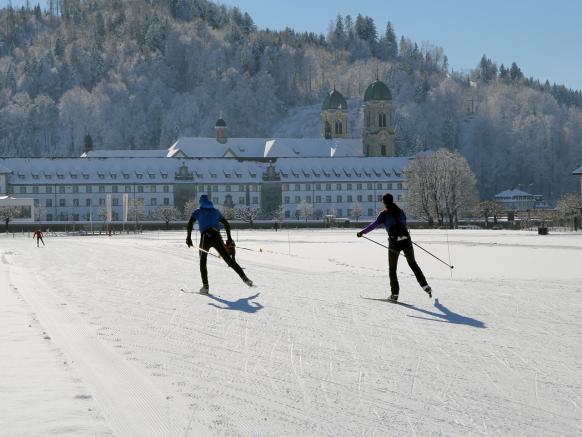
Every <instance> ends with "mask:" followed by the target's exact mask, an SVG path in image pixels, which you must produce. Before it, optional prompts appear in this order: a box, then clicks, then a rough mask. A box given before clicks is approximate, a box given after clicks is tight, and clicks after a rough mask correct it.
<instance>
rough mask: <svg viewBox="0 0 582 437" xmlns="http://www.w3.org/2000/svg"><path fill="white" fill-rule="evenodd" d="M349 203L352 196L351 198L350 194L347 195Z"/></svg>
mask: <svg viewBox="0 0 582 437" xmlns="http://www.w3.org/2000/svg"><path fill="white" fill-rule="evenodd" d="M351 201H352V196H351V194H348V202H351Z"/></svg>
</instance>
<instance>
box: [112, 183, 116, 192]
mask: <svg viewBox="0 0 582 437" xmlns="http://www.w3.org/2000/svg"><path fill="white" fill-rule="evenodd" d="M111 192H112V193H117V185H113V186H112V187H111Z"/></svg>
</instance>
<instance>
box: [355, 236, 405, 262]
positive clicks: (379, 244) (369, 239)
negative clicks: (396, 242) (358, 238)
mask: <svg viewBox="0 0 582 437" xmlns="http://www.w3.org/2000/svg"><path fill="white" fill-rule="evenodd" d="M362 238H365V239H366V240H368V241H371V242H372V243H376V244H377V245H378V246H382V247H383V248H384V249H388V250H389V251H390V252H394V253H396V254H398V255H403V256H404V258H406V255H404V254H403V253H400V252H397V251H395V250H394V249H390V248H389V247H388V246H385V245H384V244H382V243H378V242H377V241H376V240H372V239H371V238H368V237H366V236H365V235H362Z"/></svg>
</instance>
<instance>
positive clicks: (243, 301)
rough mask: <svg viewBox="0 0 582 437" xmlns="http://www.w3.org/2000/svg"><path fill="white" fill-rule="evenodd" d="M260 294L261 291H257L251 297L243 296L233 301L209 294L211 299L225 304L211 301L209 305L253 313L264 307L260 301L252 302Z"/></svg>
mask: <svg viewBox="0 0 582 437" xmlns="http://www.w3.org/2000/svg"><path fill="white" fill-rule="evenodd" d="M259 294H261V293H256V294H254V295H252V296H249V297H241V298H240V299H237V300H232V301H231V300H226V299H223V298H221V297H218V296H214V295H212V294H209V295H208V297H209V298H210V299H212V300H215V301H216V302H218V303H221V304H222V305H224V306H221V305H217V304H215V303H209V304H208V305H210V306H213V307H215V308H218V309H220V310H234V311H242V312H245V313H249V314H252V313H256V312H257V311H260V310H262V309H263V305H261V304H260V303H258V302H251V300H253V299H256V298H257V296H258V295H259Z"/></svg>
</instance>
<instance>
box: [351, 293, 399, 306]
mask: <svg viewBox="0 0 582 437" xmlns="http://www.w3.org/2000/svg"><path fill="white" fill-rule="evenodd" d="M360 297H361V298H362V299H366V300H375V301H378V302H388V303H393V304H395V305H406V304H405V303H404V302H399V301H397V300H391V299H390V298H387V297H386V298H378V297H368V296H362V295H361V294H360Z"/></svg>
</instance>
